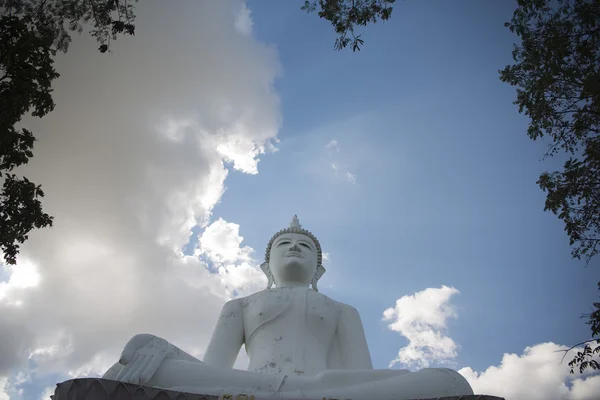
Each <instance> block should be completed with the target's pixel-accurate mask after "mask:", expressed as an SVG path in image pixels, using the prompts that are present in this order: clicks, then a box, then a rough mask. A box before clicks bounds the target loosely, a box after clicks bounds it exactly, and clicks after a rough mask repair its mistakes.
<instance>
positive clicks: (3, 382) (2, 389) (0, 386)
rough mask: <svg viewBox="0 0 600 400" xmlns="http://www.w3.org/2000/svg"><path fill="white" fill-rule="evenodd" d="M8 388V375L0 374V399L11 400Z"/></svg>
mask: <svg viewBox="0 0 600 400" xmlns="http://www.w3.org/2000/svg"><path fill="white" fill-rule="evenodd" d="M7 389H8V377H7V376H0V400H10V396H9V395H8V393H7Z"/></svg>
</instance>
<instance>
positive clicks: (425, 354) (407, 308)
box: [383, 286, 459, 368]
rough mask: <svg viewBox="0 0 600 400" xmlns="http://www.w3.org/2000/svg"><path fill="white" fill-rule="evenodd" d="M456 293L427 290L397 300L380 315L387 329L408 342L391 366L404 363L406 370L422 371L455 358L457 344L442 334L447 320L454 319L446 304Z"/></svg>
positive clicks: (455, 290) (446, 289) (454, 316)
mask: <svg viewBox="0 0 600 400" xmlns="http://www.w3.org/2000/svg"><path fill="white" fill-rule="evenodd" d="M458 293H459V291H458V290H457V289H455V288H453V287H448V286H442V287H440V288H427V289H425V290H422V291H420V292H417V293H415V294H413V295H408V296H403V297H401V298H399V299H398V300H396V304H395V306H394V307H390V308H388V309H387V310H385V311H384V312H383V320H384V321H386V322H388V323H389V324H388V328H389V329H390V330H392V331H395V332H398V333H399V334H401V335H402V336H404V337H405V338H407V339H408V341H409V343H408V345H407V346H405V347H403V348H401V349H400V351H399V352H398V356H397V357H396V358H395V359H394V360H392V361H391V362H390V367H391V366H393V365H395V364H398V363H400V364H403V365H405V366H407V367H409V368H425V367H428V366H429V365H430V364H431V363H438V364H444V363H449V362H450V361H451V360H452V359H454V358H455V357H456V352H457V349H458V345H457V344H456V343H455V342H454V341H453V340H452V339H451V338H449V337H448V336H445V335H444V331H445V329H446V321H447V319H448V318H456V316H457V315H456V311H455V310H454V308H453V307H452V306H451V305H450V304H449V301H450V298H451V297H452V296H454V295H455V294H458Z"/></svg>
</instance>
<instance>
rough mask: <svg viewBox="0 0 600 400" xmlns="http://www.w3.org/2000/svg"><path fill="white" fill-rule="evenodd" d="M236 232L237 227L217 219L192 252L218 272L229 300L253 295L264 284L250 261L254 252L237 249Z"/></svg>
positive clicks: (237, 234) (252, 250)
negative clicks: (203, 257) (239, 296)
mask: <svg viewBox="0 0 600 400" xmlns="http://www.w3.org/2000/svg"><path fill="white" fill-rule="evenodd" d="M239 231H240V226H239V225H238V224H235V223H233V222H227V221H225V220H223V219H222V218H219V219H217V220H216V221H214V222H213V223H212V224H210V225H209V226H207V227H206V229H205V230H204V232H203V233H202V235H200V237H199V240H198V248H197V251H196V254H199V255H204V256H206V259H207V260H208V261H209V262H210V263H211V264H212V265H213V266H214V267H215V268H216V269H217V270H218V273H219V277H220V278H221V281H222V283H223V285H224V286H225V288H226V291H227V294H228V295H230V296H232V295H236V294H237V295H246V294H250V293H254V292H256V291H258V290H260V289H263V288H264V287H265V286H266V283H267V278H266V277H265V275H264V274H263V272H262V271H261V270H260V269H259V268H258V264H259V263H257V262H256V261H255V260H254V259H253V258H252V257H251V254H252V253H254V249H252V248H251V247H249V246H242V245H241V244H242V241H243V240H244V238H243V237H242V236H240V234H239Z"/></svg>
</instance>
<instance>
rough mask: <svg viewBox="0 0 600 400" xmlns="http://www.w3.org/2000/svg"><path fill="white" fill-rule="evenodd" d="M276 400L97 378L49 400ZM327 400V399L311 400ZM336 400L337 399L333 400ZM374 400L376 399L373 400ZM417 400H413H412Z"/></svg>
mask: <svg viewBox="0 0 600 400" xmlns="http://www.w3.org/2000/svg"><path fill="white" fill-rule="evenodd" d="M251 399H254V400H279V399H280V398H279V397H270V398H269V397H262V396H260V397H259V396H250V395H244V394H239V393H231V394H226V395H223V396H214V395H204V394H193V393H181V392H175V391H172V390H164V389H157V388H152V387H148V386H140V385H132V384H130V383H123V382H117V381H112V380H109V379H100V378H82V379H71V380H68V381H65V382H62V383H59V384H57V385H56V390H55V391H54V396H52V400H251ZM314 400H329V399H314ZM331 400H334V399H331ZM335 400H338V399H335ZM340 400H341V399H340ZM373 400H377V399H373ZM415 400H417V399H415ZM419 400H429V399H419ZM431 400H434V399H431ZM436 400H504V399H502V398H501V397H496V396H486V395H469V396H450V397H440V398H438V399H436Z"/></svg>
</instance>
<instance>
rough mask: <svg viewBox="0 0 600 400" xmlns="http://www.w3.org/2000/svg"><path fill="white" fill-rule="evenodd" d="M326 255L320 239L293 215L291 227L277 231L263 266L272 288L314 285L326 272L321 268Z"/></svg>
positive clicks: (269, 245)
mask: <svg viewBox="0 0 600 400" xmlns="http://www.w3.org/2000/svg"><path fill="white" fill-rule="evenodd" d="M322 259H323V254H322V252H321V245H320V244H319V241H318V240H317V238H316V237H315V236H314V235H313V234H312V233H310V232H309V231H307V230H305V229H302V226H301V225H300V222H299V221H298V217H297V216H294V218H293V219H292V223H291V224H290V226H289V228H287V229H283V230H281V231H279V232H277V233H276V234H275V235H273V237H272V238H271V240H270V241H269V244H268V245H267V251H266V254H265V262H264V263H263V265H261V268H262V270H263V271H264V273H265V274H266V275H267V278H268V279H269V283H268V285H267V287H268V288H269V287H271V286H272V285H273V283H275V284H276V285H277V286H281V285H283V284H287V283H293V284H296V285H302V284H304V285H308V284H309V283H310V284H311V285H312V287H313V289H314V290H318V289H317V281H318V280H319V279H320V278H321V276H322V275H323V274H324V273H325V268H323V266H322V265H321V262H322Z"/></svg>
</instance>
